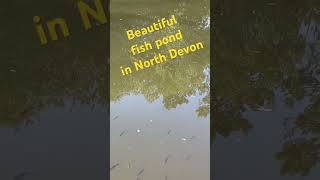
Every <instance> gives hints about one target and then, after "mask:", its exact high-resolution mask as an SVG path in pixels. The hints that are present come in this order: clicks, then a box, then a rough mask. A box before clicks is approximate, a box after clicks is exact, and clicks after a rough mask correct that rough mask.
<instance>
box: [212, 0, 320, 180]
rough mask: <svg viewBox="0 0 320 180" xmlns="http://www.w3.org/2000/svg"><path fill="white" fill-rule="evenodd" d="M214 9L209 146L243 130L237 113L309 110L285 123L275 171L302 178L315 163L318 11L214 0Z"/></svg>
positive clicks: (319, 129)
mask: <svg viewBox="0 0 320 180" xmlns="http://www.w3.org/2000/svg"><path fill="white" fill-rule="evenodd" d="M214 8H215V11H214V13H213V14H214V21H215V29H214V34H215V36H214V43H215V44H214V51H213V53H214V59H213V61H212V62H213V69H214V71H213V73H214V76H213V82H214V87H213V91H214V96H213V97H212V106H211V107H212V111H213V113H212V114H213V118H214V120H213V123H212V129H213V133H212V135H213V137H212V139H213V141H212V143H214V139H215V138H216V136H217V135H220V136H222V137H225V138H226V137H228V136H230V134H231V133H233V132H241V133H243V134H248V133H250V131H251V129H253V128H254V127H255V122H254V121H255V120H252V121H249V119H246V118H245V116H244V112H248V111H249V110H250V111H272V107H273V104H274V98H275V97H276V94H279V92H281V93H283V94H284V96H285V98H284V100H283V103H284V104H285V105H286V106H287V107H292V106H293V105H294V104H297V103H299V102H300V103H301V102H302V101H306V100H307V99H311V100H310V101H308V106H307V107H305V110H304V111H303V113H301V114H300V115H298V116H297V117H290V118H289V117H288V118H286V119H284V120H283V121H284V122H283V124H286V127H287V128H285V131H286V132H284V134H287V136H286V137H285V138H284V139H283V141H284V143H283V146H282V149H281V151H280V152H277V153H275V158H276V159H278V160H279V161H281V163H282V167H281V174H283V175H301V176H307V175H308V174H309V173H310V171H311V170H312V168H313V167H315V166H316V165H317V164H319V160H320V159H319V158H320V118H319V102H320V96H319V85H320V82H319V64H320V61H319V60H320V59H319V52H320V51H319V50H320V49H319V47H320V46H319V27H320V26H319V23H320V21H319V20H320V19H319V17H320V13H319V7H318V5H317V4H316V3H315V2H314V1H293V2H288V1H274V2H272V3H270V2H267V1H253V0H241V1H229V0H224V1H217V2H216V4H215V6H214Z"/></svg>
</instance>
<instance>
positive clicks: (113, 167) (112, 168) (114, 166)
mask: <svg viewBox="0 0 320 180" xmlns="http://www.w3.org/2000/svg"><path fill="white" fill-rule="evenodd" d="M119 165H120V164H119V163H117V164H115V165H113V166H112V167H111V168H110V171H112V170H114V169H115V168H116V167H118V166H119Z"/></svg>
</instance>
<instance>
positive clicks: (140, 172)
mask: <svg viewBox="0 0 320 180" xmlns="http://www.w3.org/2000/svg"><path fill="white" fill-rule="evenodd" d="M143 172H144V169H141V170H140V171H139V172H138V174H137V177H139V176H140V175H141V174H142V173H143Z"/></svg>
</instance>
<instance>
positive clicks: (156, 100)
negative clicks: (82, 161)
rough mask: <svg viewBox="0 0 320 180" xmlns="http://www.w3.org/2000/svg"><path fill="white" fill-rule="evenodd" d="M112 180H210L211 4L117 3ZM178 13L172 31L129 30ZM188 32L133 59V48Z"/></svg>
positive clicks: (154, 0)
mask: <svg viewBox="0 0 320 180" xmlns="http://www.w3.org/2000/svg"><path fill="white" fill-rule="evenodd" d="M110 7H111V51H110V52H111V58H110V68H111V77H110V87H111V88H110V89H111V95H110V97H111V106H110V110H111V123H110V129H111V147H110V148H111V154H110V158H111V161H110V167H111V170H110V173H111V179H112V180H124V179H154V180H157V179H159V180H170V179H174V180H194V179H202V180H205V179H210V121H209V117H210V113H209V108H210V107H209V99H210V97H209V94H210V90H209V89H210V86H209V81H210V77H209V65H210V59H209V53H210V51H209V50H210V42H209V37H210V29H209V24H208V23H209V21H210V18H209V17H210V11H209V1H206V0H203V1H197V2H195V1H185V0H182V1H181V0H179V1H171V0H170V1H169V0H168V1H160V0H151V1H150V0H140V1H138V2H131V1H130V2H129V1H126V0H115V1H112V2H111V6H110ZM171 15H174V16H175V18H176V20H177V22H178V23H177V24H176V25H174V26H172V28H166V29H163V30H162V31H158V32H154V33H152V34H149V35H146V36H143V37H141V38H136V40H132V41H129V40H128V39H127V36H126V30H129V29H141V28H143V27H146V26H148V25H150V24H152V23H153V22H157V20H158V19H162V18H167V19H168V18H170V17H171ZM179 30H181V33H182V36H183V39H182V40H180V41H176V42H173V43H170V44H167V45H166V46H163V48H161V49H159V50H155V48H154V49H152V50H150V51H147V52H145V53H141V54H139V55H136V56H133V55H132V54H130V48H131V45H134V44H142V43H143V42H144V41H146V42H152V41H155V40H158V39H162V38H163V37H167V36H168V35H171V34H176V33H177V32H178V31H179ZM200 41H201V42H203V44H204V47H205V48H203V49H202V50H199V51H198V52H195V53H192V54H191V53H190V54H188V55H185V56H184V57H182V58H180V57H179V58H176V59H174V60H167V61H166V62H164V63H162V64H158V65H155V66H152V67H150V68H148V69H143V70H140V71H135V70H133V73H132V74H129V75H126V76H123V75H122V73H121V70H120V67H121V66H122V67H128V66H132V64H133V62H134V61H135V60H147V59H148V60H149V59H150V58H152V57H153V56H154V54H155V53H161V54H166V53H167V51H168V50H169V49H171V48H174V49H180V48H184V47H186V46H188V45H191V44H194V43H197V42H200Z"/></svg>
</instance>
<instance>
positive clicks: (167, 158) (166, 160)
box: [164, 154, 171, 164]
mask: <svg viewBox="0 0 320 180" xmlns="http://www.w3.org/2000/svg"><path fill="white" fill-rule="evenodd" d="M170 157H171V155H170V154H169V155H168V156H167V157H166V159H165V160H164V164H167V162H168V160H169V158H170Z"/></svg>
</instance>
